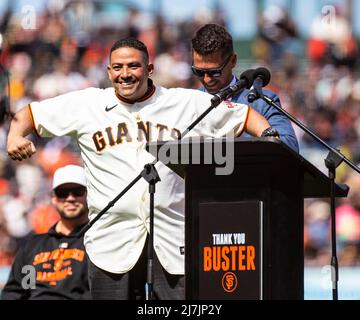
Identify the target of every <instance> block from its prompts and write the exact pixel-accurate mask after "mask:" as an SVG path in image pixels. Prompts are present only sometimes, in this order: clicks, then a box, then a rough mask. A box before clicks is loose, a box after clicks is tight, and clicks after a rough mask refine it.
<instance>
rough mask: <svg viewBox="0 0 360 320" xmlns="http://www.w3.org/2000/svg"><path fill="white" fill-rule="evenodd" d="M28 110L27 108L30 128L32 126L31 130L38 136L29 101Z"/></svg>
mask: <svg viewBox="0 0 360 320" xmlns="http://www.w3.org/2000/svg"><path fill="white" fill-rule="evenodd" d="M28 110H29V113H30V118H31V126H32V128H33V131H34V132H35V133H36V135H37V136H38V137H40V135H39V133H38V132H37V130H36V126H35V120H34V115H33V113H32V111H31V104H30V103H29V104H28ZM40 138H41V137H40Z"/></svg>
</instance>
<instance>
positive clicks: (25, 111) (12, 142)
mask: <svg viewBox="0 0 360 320" xmlns="http://www.w3.org/2000/svg"><path fill="white" fill-rule="evenodd" d="M32 131H33V125H32V117H31V111H30V107H29V106H26V107H24V108H22V109H21V110H19V111H18V112H17V113H16V114H15V116H14V118H13V119H12V121H11V124H10V130H9V134H8V138H7V152H8V155H9V157H10V158H11V159H13V160H19V161H21V160H23V159H27V158H30V157H31V156H32V155H33V154H34V153H35V152H36V148H35V146H34V144H33V143H32V141H30V140H29V139H27V138H26V136H27V135H29V134H30V133H31V132H32Z"/></svg>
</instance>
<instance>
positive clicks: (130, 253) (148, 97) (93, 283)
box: [7, 38, 270, 299]
mask: <svg viewBox="0 0 360 320" xmlns="http://www.w3.org/2000/svg"><path fill="white" fill-rule="evenodd" d="M107 69H108V76H109V78H110V80H111V82H112V85H113V87H112V88H107V89H97V88H88V89H85V90H80V91H75V92H70V93H68V94H64V95H60V96H57V97H55V98H52V99H47V100H44V101H42V102H32V103H31V104H29V105H28V106H26V107H24V108H23V109H22V110H20V111H19V112H18V113H17V114H16V115H15V118H14V119H13V120H12V123H11V126H10V131H9V135H8V143H7V150H8V154H9V156H10V157H11V158H12V159H14V160H22V159H26V158H28V157H30V156H31V155H32V154H33V153H34V152H35V151H36V150H35V146H34V145H33V143H32V142H31V141H30V140H28V139H26V138H25V137H26V136H27V135H28V134H29V133H30V132H31V131H32V130H33V131H35V132H36V133H37V134H38V135H39V136H41V137H53V136H62V135H68V136H71V137H73V138H74V139H76V140H77V142H78V144H79V147H80V150H81V156H82V159H83V161H84V165H85V172H86V176H87V184H88V185H87V189H88V206H89V217H90V219H93V218H94V217H95V216H96V215H97V213H98V212H99V211H101V209H103V208H104V207H105V206H106V205H107V204H108V202H109V201H110V200H112V199H113V198H114V197H115V196H116V195H118V194H119V192H120V191H122V190H123V189H124V188H125V187H126V186H127V185H128V184H129V182H131V181H132V180H133V179H134V178H135V177H136V176H137V175H138V174H139V173H140V172H141V171H142V169H143V168H144V165H145V164H146V163H149V162H151V161H153V157H152V156H151V155H150V154H149V153H148V152H146V151H145V149H144V146H145V143H146V142H147V141H157V140H163V141H164V140H175V139H177V138H178V136H179V135H180V133H181V132H182V131H184V130H185V129H186V128H187V127H188V125H189V124H191V123H192V122H193V121H194V120H195V119H196V118H197V117H198V116H199V115H200V114H201V113H202V112H203V111H204V110H205V109H207V108H208V107H209V105H210V100H211V98H212V96H211V95H209V94H207V93H204V92H201V91H198V90H191V89H181V88H176V89H165V88H162V87H158V86H155V85H154V84H153V82H152V81H151V79H149V76H150V75H151V74H152V72H153V65H152V64H150V63H149V57H148V52H147V48H146V46H145V45H144V44H143V43H142V42H140V41H138V40H136V39H132V38H127V39H123V40H119V41H117V42H116V43H115V44H114V45H113V47H112V48H111V51H110V63H109V65H108V67H107ZM114 89H115V90H114ZM269 126H270V125H269V123H268V122H267V121H266V120H265V118H263V117H262V116H261V115H260V114H259V113H257V112H256V111H254V110H253V109H251V108H250V107H248V106H246V105H241V104H235V103H230V104H229V103H227V104H226V103H221V104H220V105H219V106H218V107H217V108H216V109H214V110H213V111H212V112H210V114H209V115H208V116H207V117H206V118H204V119H203V120H202V121H201V122H200V123H199V124H198V126H196V127H195V128H194V129H193V132H192V135H197V136H205V137H211V136H214V137H221V136H223V135H225V134H226V133H229V132H234V133H235V134H236V135H240V134H241V133H242V132H243V131H244V130H246V131H247V132H248V133H250V134H252V135H254V136H260V135H261V133H262V132H263V131H264V130H265V129H266V128H268V127H269ZM156 168H157V171H158V173H159V176H160V178H161V181H160V182H159V183H158V184H157V185H156V186H157V187H156V195H155V212H154V215H155V218H154V249H155V253H156V254H155V255H154V259H155V261H154V267H153V270H154V287H153V294H154V297H155V298H157V299H183V298H184V267H185V266H184V255H183V250H182V248H183V246H184V183H183V180H182V179H181V178H180V177H179V176H177V175H176V174H174V173H173V172H172V171H171V170H170V169H168V167H166V166H165V165H163V164H162V163H157V165H156ZM148 232H149V197H148V184H147V182H146V181H145V180H143V179H142V180H140V181H139V182H138V183H136V184H135V185H134V187H133V188H131V189H130V190H129V191H128V192H127V193H126V194H125V195H124V196H123V197H122V198H121V199H120V200H119V201H118V202H117V203H116V204H115V205H114V206H113V207H112V208H111V209H110V210H109V211H108V213H106V214H105V215H103V216H102V217H101V218H100V219H99V220H98V221H97V222H96V223H95V224H94V225H93V226H92V227H91V228H90V229H89V230H88V231H87V233H86V234H85V239H84V242H85V247H86V251H87V253H88V256H89V258H90V267H89V268H90V269H89V274H90V276H89V279H90V289H91V293H92V295H93V298H94V299H143V298H144V287H145V286H144V284H145V277H146V246H145V243H146V242H147V238H148Z"/></svg>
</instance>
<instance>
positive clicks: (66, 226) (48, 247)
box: [1, 165, 91, 300]
mask: <svg viewBox="0 0 360 320" xmlns="http://www.w3.org/2000/svg"><path fill="white" fill-rule="evenodd" d="M51 202H52V204H53V206H54V207H55V209H56V210H57V212H58V213H59V215H60V220H59V221H58V222H57V223H56V224H55V225H54V226H53V227H51V228H50V230H49V231H48V233H44V234H37V235H31V236H29V239H27V241H26V244H24V246H23V247H21V248H20V249H19V250H18V252H17V255H16V258H15V260H14V263H13V265H12V268H11V271H10V275H9V279H8V281H7V283H6V285H5V287H4V289H3V290H2V295H1V299H2V300H39V299H41V300H54V299H55V300H79V299H81V300H82V299H90V297H91V296H90V290H89V284H88V261H87V256H86V254H85V248H84V244H83V238H77V237H76V233H77V231H78V230H79V229H80V228H81V227H82V226H84V224H85V223H87V222H88V207H87V203H86V179H85V174H84V169H83V168H82V167H80V166H76V165H67V166H65V167H62V168H59V169H58V170H57V171H55V174H54V177H53V184H52V192H51Z"/></svg>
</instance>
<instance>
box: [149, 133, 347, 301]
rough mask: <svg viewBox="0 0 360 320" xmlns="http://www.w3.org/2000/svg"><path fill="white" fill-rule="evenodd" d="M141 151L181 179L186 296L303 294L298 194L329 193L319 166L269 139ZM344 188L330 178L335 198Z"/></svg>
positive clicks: (213, 141) (174, 145)
mask: <svg viewBox="0 0 360 320" xmlns="http://www.w3.org/2000/svg"><path fill="white" fill-rule="evenodd" d="M148 151H149V152H150V153H152V154H153V155H154V156H155V157H157V158H158V160H159V161H162V162H164V163H165V164H166V165H167V166H168V167H169V168H171V169H172V170H173V171H175V172H176V173H177V174H178V175H180V176H182V177H184V179H185V292H186V299H190V300H198V299H200V300H201V299H210V300H211V299H217V300H227V299H229V300H243V299H246V300H249V299H251V300H253V299H254V300H255V299H256V300H257V299H266V300H270V299H303V298H304V237H303V232H304V198H323V197H329V196H330V180H329V178H328V177H327V176H326V175H325V174H324V173H322V172H321V171H320V170H318V169H317V168H316V167H314V166H313V165H312V164H311V163H310V162H308V161H307V160H306V159H304V158H303V157H302V156H301V155H299V154H297V153H296V152H294V151H293V150H292V149H290V148H289V147H287V146H286V145H285V144H284V143H283V142H281V141H279V140H278V139H274V138H250V139H246V140H245V139H240V138H236V139H232V140H231V139H230V140H224V139H201V140H200V138H197V140H196V141H195V140H194V139H185V140H182V141H181V144H180V143H179V142H177V141H173V142H168V143H166V144H162V143H156V144H155V143H149V144H148ZM209 152H210V153H209ZM209 154H210V158H211V159H209ZM224 154H227V156H226V157H225V156H224ZM219 159H220V160H224V159H225V160H227V163H225V161H220V160H219ZM210 160H211V161H210ZM217 160H218V161H217ZM229 162H232V163H231V164H229ZM226 166H228V167H229V168H230V169H232V170H231V172H226V171H230V170H228V169H226ZM222 169H223V170H222ZM225 169H226V170H225ZM224 173H225V174H224ZM347 193H348V188H347V186H346V185H339V184H337V185H336V196H337V197H345V196H346V195H347Z"/></svg>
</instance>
